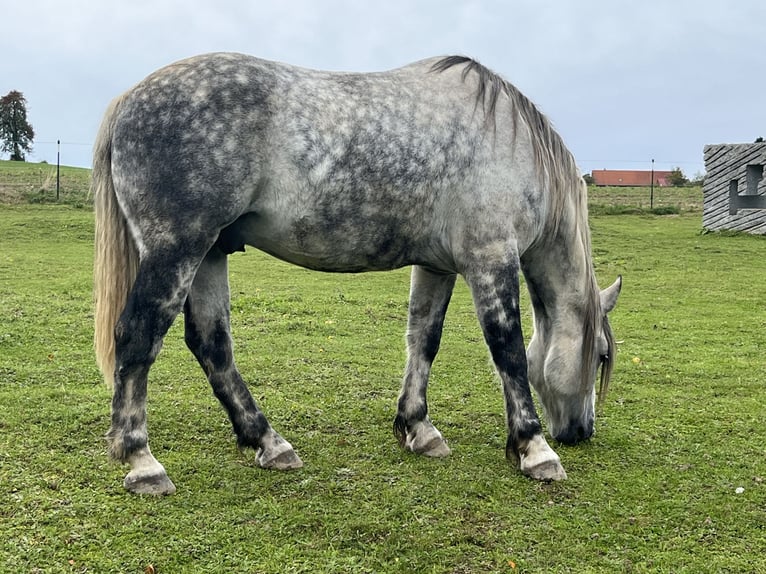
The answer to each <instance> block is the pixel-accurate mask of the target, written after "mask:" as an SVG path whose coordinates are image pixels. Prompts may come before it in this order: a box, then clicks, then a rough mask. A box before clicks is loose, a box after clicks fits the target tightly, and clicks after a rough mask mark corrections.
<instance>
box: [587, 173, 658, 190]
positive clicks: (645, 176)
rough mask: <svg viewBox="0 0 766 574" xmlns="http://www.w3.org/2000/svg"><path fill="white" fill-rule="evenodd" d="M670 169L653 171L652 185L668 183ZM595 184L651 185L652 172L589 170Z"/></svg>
mask: <svg viewBox="0 0 766 574" xmlns="http://www.w3.org/2000/svg"><path fill="white" fill-rule="evenodd" d="M671 173H672V172H670V171H655V172H654V185H656V186H659V187H664V186H667V185H670V184H669V183H668V177H669V176H670V174H671ZM590 175H591V177H593V182H594V183H595V184H596V185H611V186H625V187H649V186H650V185H652V172H651V171H642V170H631V169H599V170H595V169H594V170H593V171H592V172H591V174H590Z"/></svg>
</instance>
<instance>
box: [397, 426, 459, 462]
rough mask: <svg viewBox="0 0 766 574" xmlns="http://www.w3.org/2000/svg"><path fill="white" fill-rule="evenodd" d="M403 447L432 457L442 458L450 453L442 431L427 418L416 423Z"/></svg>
mask: <svg viewBox="0 0 766 574" xmlns="http://www.w3.org/2000/svg"><path fill="white" fill-rule="evenodd" d="M404 448H406V449H407V450H409V451H410V452H414V453H415V454H422V455H423V456H430V457H433V458H444V457H445V456H449V455H450V454H451V453H452V451H451V450H450V448H449V447H448V446H447V442H446V441H445V440H444V437H443V436H442V433H440V432H439V431H438V430H437V429H436V427H435V426H434V425H432V424H431V423H430V422H429V421H427V420H426V421H422V422H421V423H419V424H417V425H416V426H415V427H414V428H413V430H412V431H410V433H409V434H408V435H407V440H406V441H405V443H404Z"/></svg>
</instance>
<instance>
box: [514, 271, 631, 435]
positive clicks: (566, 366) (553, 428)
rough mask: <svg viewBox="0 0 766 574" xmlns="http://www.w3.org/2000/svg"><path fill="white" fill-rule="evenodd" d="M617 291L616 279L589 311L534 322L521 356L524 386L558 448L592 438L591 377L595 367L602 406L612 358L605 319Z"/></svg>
mask: <svg viewBox="0 0 766 574" xmlns="http://www.w3.org/2000/svg"><path fill="white" fill-rule="evenodd" d="M621 288H622V278H621V277H618V278H617V280H616V281H615V282H614V284H612V285H611V286H610V287H608V288H606V289H604V290H602V291H601V292H600V294H599V297H598V301H594V302H593V304H591V305H585V306H583V308H575V309H573V310H570V311H569V312H567V313H565V314H563V316H557V317H555V318H551V317H549V318H548V320H546V321H540V320H538V317H537V315H536V317H535V324H536V325H535V334H534V336H533V337H532V340H531V341H530V343H529V348H528V350H527V360H528V368H529V381H530V383H531V384H532V387H533V388H534V389H535V392H536V393H537V396H538V397H539V399H540V402H541V403H542V406H543V411H544V413H545V418H546V420H547V422H548V430H549V432H550V434H551V436H552V437H553V438H555V439H556V440H557V441H559V442H561V443H564V444H576V443H578V442H580V441H583V440H586V439H588V438H590V437H591V436H592V435H593V431H594V423H595V417H596V394H597V393H596V385H595V381H596V376H597V374H598V369H599V367H601V380H600V386H599V390H598V398H599V400H603V398H604V397H605V396H606V391H607V388H608V386H609V377H610V375H611V372H612V365H613V363H614V356H615V343H614V337H613V335H612V329H611V327H610V325H609V320H608V319H607V313H609V312H610V311H611V310H612V309H614V306H615V304H616V303H617V297H618V296H619V294H620V289H621ZM578 307H579V306H578Z"/></svg>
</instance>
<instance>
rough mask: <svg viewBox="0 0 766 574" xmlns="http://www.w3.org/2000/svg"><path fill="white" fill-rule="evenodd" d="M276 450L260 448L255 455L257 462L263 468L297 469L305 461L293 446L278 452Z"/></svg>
mask: <svg viewBox="0 0 766 574" xmlns="http://www.w3.org/2000/svg"><path fill="white" fill-rule="evenodd" d="M288 446H289V445H288ZM275 450H276V449H271V450H267V449H261V450H259V451H258V454H257V455H256V457H255V462H256V464H257V465H258V466H260V467H261V468H268V469H273V470H295V469H297V468H301V467H302V466H303V461H302V460H301V459H300V458H299V457H298V455H297V454H295V451H294V450H293V449H292V447H289V448H288V449H286V450H281V451H277V452H275Z"/></svg>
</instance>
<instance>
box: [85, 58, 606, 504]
mask: <svg viewBox="0 0 766 574" xmlns="http://www.w3.org/2000/svg"><path fill="white" fill-rule="evenodd" d="M92 189H93V193H94V196H95V210H96V260H95V300H96V311H95V326H96V332H95V344H96V354H97V359H98V364H99V366H100V368H101V370H102V371H103V374H104V377H105V379H106V380H107V382H108V383H109V384H113V397H112V410H111V413H112V414H111V429H110V431H109V433H108V439H109V444H110V454H111V455H112V456H113V457H114V458H115V459H116V460H118V461H122V462H127V463H129V465H130V472H129V474H128V475H127V477H126V478H125V482H124V485H125V487H126V488H127V489H128V490H129V491H132V492H137V493H151V494H168V493H172V492H174V491H175V486H174V485H173V483H172V482H171V481H170V479H169V478H168V476H167V473H166V471H165V469H164V467H163V466H162V465H161V464H160V463H159V462H158V461H157V460H156V459H155V458H154V456H153V455H152V454H151V452H150V449H149V444H148V435H147V425H146V393H147V375H148V372H149V369H150V367H151V365H152V363H153V362H154V360H155V358H156V356H157V354H158V352H159V350H160V347H161V344H162V340H163V337H164V336H165V334H166V332H167V331H168V329H169V327H170V325H171V323H172V322H173V320H174V319H175V317H176V316H177V315H178V314H179V313H180V312H181V311H182V310H183V313H184V315H185V340H186V343H187V345H188V347H189V349H190V350H191V351H192V353H193V354H194V355H195V356H196V358H197V360H198V361H199V363H200V365H201V366H202V369H203V370H204V372H205V374H206V375H207V378H208V379H209V381H210V384H211V385H212V388H213V391H214V393H215V395H216V397H217V398H218V399H219V400H220V402H221V403H222V404H223V406H224V407H225V409H226V411H227V413H228V415H229V418H230V419H231V422H232V425H233V427H234V431H235V433H236V435H237V439H238V442H239V444H240V445H241V446H243V447H251V448H253V449H254V450H255V451H256V453H257V454H256V461H257V463H258V464H259V465H260V466H261V467H264V468H276V469H291V468H297V467H299V466H301V465H302V464H303V463H302V461H301V459H300V458H298V456H297V455H296V454H295V452H294V451H293V448H292V446H291V445H290V443H289V442H287V441H286V440H285V439H284V438H282V436H280V435H279V434H278V433H277V432H276V431H275V430H274V429H273V428H272V427H271V425H270V424H269V423H268V421H267V419H266V417H265V416H264V414H263V413H262V412H261V411H260V410H259V408H258V407H257V405H256V403H255V401H254V400H253V398H252V396H251V394H250V392H249V391H248V389H247V387H246V385H245V383H244V381H243V379H242V376H241V375H240V373H239V371H238V370H237V367H236V365H235V362H234V357H233V353H232V342H231V333H230V319H229V314H230V310H229V302H230V296H229V286H228V274H227V256H228V254H230V253H232V252H234V251H237V250H243V249H244V246H245V245H251V246H253V247H256V248H258V249H261V250H263V251H265V252H267V253H270V254H272V255H274V256H276V257H278V258H280V259H283V260H285V261H289V262H291V263H295V264H296V265H301V266H303V267H307V268H310V269H316V270H320V271H329V272H362V271H381V270H389V269H395V268H399V267H402V266H412V282H411V289H410V304H409V320H408V329H407V336H406V343H407V363H406V367H405V371H404V382H403V386H402V389H401V394H400V397H399V401H398V408H397V413H396V417H395V421H394V432H395V434H396V436H397V437H398V439H399V441H400V443H401V444H402V446H403V447H404V448H406V449H408V450H410V451H412V452H416V453H420V454H424V455H428V456H446V455H447V454H449V452H450V449H449V447H448V446H447V444H446V442H445V440H444V438H443V437H442V435H441V433H440V432H439V431H438V430H437V429H436V427H435V426H434V425H433V423H432V422H431V419H430V418H429V414H428V407H427V403H426V386H427V383H428V377H429V371H430V368H431V364H432V362H433V360H434V357H435V356H436V353H437V351H438V349H439V341H440V337H441V332H442V326H443V322H444V315H445V311H446V309H447V305H448V303H449V300H450V296H451V293H452V289H453V286H454V284H455V278H456V276H457V275H458V274H459V275H462V276H463V278H464V279H465V281H466V282H467V284H468V286H469V287H470V289H471V292H472V295H473V299H474V303H475V307H476V311H477V314H478V319H479V322H480V324H481V327H482V329H483V333H484V336H485V340H486V343H487V346H488V347H489V351H490V354H491V357H492V359H493V362H494V364H495V367H496V369H497V372H498V374H499V376H500V379H501V382H502V388H503V393H504V396H505V408H506V416H507V430H508V440H507V446H506V455H507V456H508V457H509V458H511V459H512V460H514V461H515V462H516V463H517V464H518V465H519V467H520V470H521V472H522V473H524V474H525V475H528V476H530V477H532V478H535V479H538V480H543V481H548V480H559V479H563V478H565V477H566V473H565V471H564V469H563V467H562V465H561V462H560V459H559V457H558V455H557V454H556V453H555V452H554V451H553V449H551V447H550V446H549V445H548V443H547V442H546V440H545V438H544V435H543V429H542V426H541V423H540V419H539V418H538V415H537V412H536V409H535V405H534V402H533V399H532V395H531V392H530V385H529V383H531V384H532V387H533V388H534V389H535V390H536V392H537V394H538V396H539V398H540V401H541V404H542V406H543V409H544V412H545V414H546V416H547V422H548V430H549V432H550V434H551V436H553V437H554V438H555V439H556V440H558V441H560V442H562V443H568V444H573V443H577V442H579V441H581V440H584V439H587V438H589V437H590V436H591V435H592V433H593V431H594V419H595V404H596V387H595V380H596V377H597V374H598V369H599V367H601V384H600V393H602V394H603V393H605V392H606V389H607V385H608V382H609V377H610V373H611V370H612V364H613V359H614V354H615V343H614V338H613V336H612V331H611V328H610V326H609V322H608V320H607V316H606V314H607V313H608V312H609V311H610V310H611V309H612V308H613V307H614V305H615V302H616V300H617V296H618V294H619V291H620V288H621V279H620V278H618V279H617V281H616V282H615V283H614V284H613V285H612V286H611V287H609V288H608V289H606V290H604V291H603V292H599V290H598V287H597V285H596V278H595V275H594V270H593V264H592V261H591V253H590V249H591V248H590V232H589V228H588V219H587V203H586V202H587V199H586V191H587V190H586V187H585V185H584V183H583V181H582V179H581V177H580V175H579V173H578V170H577V167H576V165H575V161H574V159H573V157H572V155H571V154H570V153H569V151H568V150H567V149H566V148H565V146H564V144H563V142H562V140H561V138H560V136H559V135H558V134H557V133H556V132H555V131H554V130H553V128H552V127H551V124H550V122H549V121H548V120H547V119H546V117H545V116H544V115H543V114H541V113H540V112H539V111H538V109H537V108H536V107H535V106H534V105H533V104H532V103H531V102H530V100H529V99H527V98H526V97H525V96H523V95H522V94H521V93H520V92H519V91H518V90H517V89H516V88H515V87H514V86H513V85H511V84H510V83H508V82H507V81H505V80H503V79H502V78H501V77H500V76H498V75H497V74H495V73H493V72H492V71H490V70H489V69H487V68H486V67H484V66H482V65H481V64H479V63H478V62H476V61H474V60H471V59H469V58H464V57H459V56H452V57H446V58H435V59H429V60H424V61H421V62H417V63H414V64H411V65H408V66H405V67H403V68H400V69H397V70H392V71H388V72H381V73H367V74H361V73H337V72H323V71H315V70H308V69H302V68H298V67H294V66H289V65H285V64H280V63H275V62H269V61H265V60H260V59H257V58H253V57H249V56H245V55H241V54H230V53H219V54H209V55H203V56H198V57H195V58H191V59H187V60H184V61H181V62H177V63H175V64H172V65H170V66H168V67H165V68H163V69H161V70H159V71H157V72H155V73H153V74H152V75H150V76H149V77H147V78H146V79H145V80H143V81H142V82H140V83H139V84H138V85H136V86H135V87H133V88H131V89H130V90H129V91H127V92H126V93H125V94H123V95H122V96H120V97H118V98H117V99H115V100H114V101H113V102H112V104H111V106H110V107H109V109H108V111H107V113H106V116H105V118H104V121H103V124H102V127H101V129H100V131H99V134H98V138H97V141H96V145H95V151H94V164H93V183H92ZM521 273H523V276H524V279H525V282H526V285H527V288H528V290H529V292H530V295H531V300H532V305H533V309H534V335H533V337H532V339H531V341H530V343H529V348H528V349H527V350H526V351H525V348H524V339H523V336H522V329H521V318H520V313H519V278H520V274H521Z"/></svg>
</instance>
